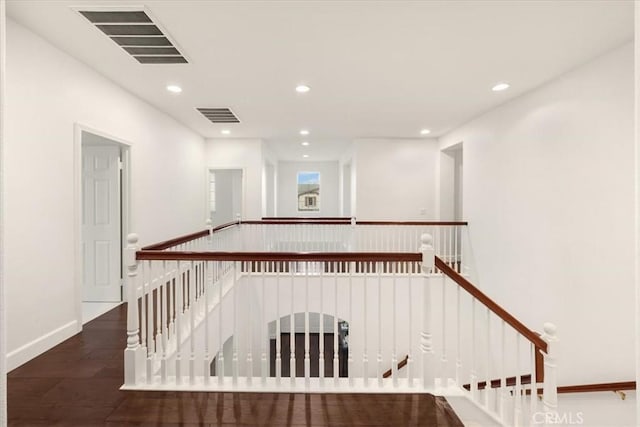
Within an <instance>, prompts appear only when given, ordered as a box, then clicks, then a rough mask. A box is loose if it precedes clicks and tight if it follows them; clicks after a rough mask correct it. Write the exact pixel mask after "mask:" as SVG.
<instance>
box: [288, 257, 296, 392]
mask: <svg viewBox="0 0 640 427" xmlns="http://www.w3.org/2000/svg"><path fill="white" fill-rule="evenodd" d="M293 268H294V263H293V262H289V274H290V275H291V319H290V322H289V324H290V325H291V332H290V333H289V348H290V349H291V351H290V353H289V376H290V380H291V386H292V387H293V386H294V385H295V384H296V314H295V313H296V311H295V308H296V306H295V299H294V296H295V283H294V277H293Z"/></svg>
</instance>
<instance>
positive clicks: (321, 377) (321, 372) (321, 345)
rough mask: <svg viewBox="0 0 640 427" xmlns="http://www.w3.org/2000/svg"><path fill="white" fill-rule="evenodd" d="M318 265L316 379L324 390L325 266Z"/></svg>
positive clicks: (323, 263)
mask: <svg viewBox="0 0 640 427" xmlns="http://www.w3.org/2000/svg"><path fill="white" fill-rule="evenodd" d="M319 265H320V314H319V316H320V319H319V322H320V337H319V338H318V340H319V343H318V347H319V352H320V354H319V357H318V377H319V381H320V388H324V377H325V375H326V373H325V369H324V368H325V361H324V269H325V266H326V265H327V264H326V263H325V262H322V263H320V264H319Z"/></svg>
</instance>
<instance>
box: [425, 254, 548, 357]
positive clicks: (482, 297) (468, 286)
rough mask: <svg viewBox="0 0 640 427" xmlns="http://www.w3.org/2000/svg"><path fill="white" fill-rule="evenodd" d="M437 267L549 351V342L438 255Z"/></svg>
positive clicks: (531, 340)
mask: <svg viewBox="0 0 640 427" xmlns="http://www.w3.org/2000/svg"><path fill="white" fill-rule="evenodd" d="M436 268H438V269H439V270H440V271H442V272H443V273H444V274H445V275H446V276H447V277H449V278H450V279H451V280H453V281H454V282H456V283H457V284H458V285H459V286H460V287H461V288H463V289H464V290H465V291H467V292H468V293H469V294H470V295H471V296H472V297H474V298H475V299H477V300H478V301H479V302H480V303H481V304H483V305H484V306H485V307H487V308H488V309H489V310H491V311H492V312H493V313H494V314H495V315H496V316H498V317H499V318H500V319H502V320H504V321H505V322H506V323H507V324H508V325H509V326H511V327H512V328H513V329H515V330H516V331H518V333H520V334H521V335H523V336H524V337H525V338H526V339H527V340H529V342H531V343H532V344H533V345H534V346H535V347H536V348H538V349H540V350H542V351H543V352H545V353H546V352H547V343H546V342H545V341H544V340H543V339H542V338H540V336H539V335H538V334H536V333H535V332H533V331H532V330H531V329H529V328H527V327H526V326H525V325H524V324H522V323H521V322H520V321H519V320H518V319H516V318H515V317H513V316H512V315H511V314H510V313H509V312H507V311H506V310H505V309H504V308H502V307H500V306H499V305H498V304H497V303H496V302H495V301H493V300H492V299H491V298H489V297H488V296H487V295H486V294H485V293H483V292H482V291H481V290H480V289H478V288H476V287H475V286H474V285H473V284H472V283H471V282H469V281H468V280H467V279H465V278H464V277H462V276H461V275H460V274H459V273H458V272H457V271H455V270H454V269H453V268H451V267H449V265H447V263H446V262H444V261H443V260H441V259H440V258H439V257H437V256H436Z"/></svg>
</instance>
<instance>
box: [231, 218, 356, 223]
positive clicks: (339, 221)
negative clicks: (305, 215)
mask: <svg viewBox="0 0 640 427" xmlns="http://www.w3.org/2000/svg"><path fill="white" fill-rule="evenodd" d="M241 223H242V224H251V225H261V224H266V225H271V224H278V225H287V224H313V225H344V224H351V222H350V221H342V220H329V219H324V218H323V219H318V220H314V219H288V220H277V219H267V220H265V219H262V220H244V221H242V222H241Z"/></svg>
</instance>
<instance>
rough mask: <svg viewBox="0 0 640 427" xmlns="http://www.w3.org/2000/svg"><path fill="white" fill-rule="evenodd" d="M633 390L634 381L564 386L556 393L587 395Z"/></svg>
mask: <svg viewBox="0 0 640 427" xmlns="http://www.w3.org/2000/svg"><path fill="white" fill-rule="evenodd" d="M635 389H636V382H635V381H620V382H614V383H600V384H582V385H565V386H560V387H558V393H588V392H592V391H623V390H635Z"/></svg>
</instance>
